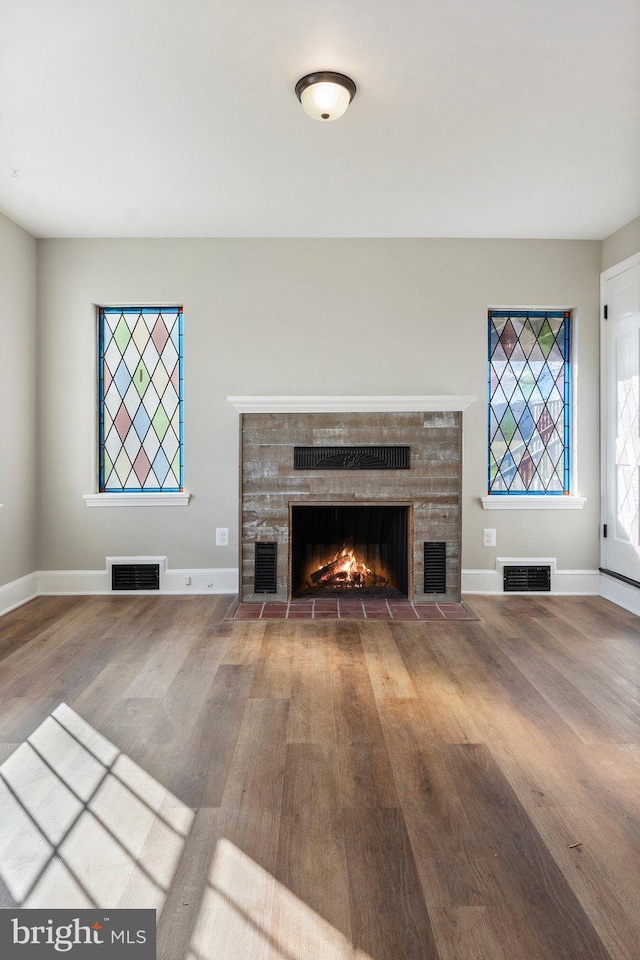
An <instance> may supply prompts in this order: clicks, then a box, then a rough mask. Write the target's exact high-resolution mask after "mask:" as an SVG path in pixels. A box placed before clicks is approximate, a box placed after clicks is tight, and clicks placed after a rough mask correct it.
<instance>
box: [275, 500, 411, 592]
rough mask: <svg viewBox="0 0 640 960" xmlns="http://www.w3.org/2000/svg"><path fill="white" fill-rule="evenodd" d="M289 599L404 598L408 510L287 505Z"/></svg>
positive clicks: (377, 506)
mask: <svg viewBox="0 0 640 960" xmlns="http://www.w3.org/2000/svg"><path fill="white" fill-rule="evenodd" d="M290 517H291V522H290V528H291V529H290V544H291V596H292V597H309V598H311V597H316V598H317V597H322V596H331V597H335V596H340V597H349V596H352V597H384V598H388V599H391V598H395V599H402V598H406V597H408V596H409V554H410V550H409V529H410V524H409V507H408V506H407V505H396V504H388V503H385V504H365V505H360V504H358V505H353V504H292V505H291V513H290Z"/></svg>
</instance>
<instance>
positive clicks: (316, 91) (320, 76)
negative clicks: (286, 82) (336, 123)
mask: <svg viewBox="0 0 640 960" xmlns="http://www.w3.org/2000/svg"><path fill="white" fill-rule="evenodd" d="M355 95H356V85H355V83H354V82H353V80H352V79H351V78H350V77H345V75H344V74H343V73H332V72H331V71H330V70H319V71H316V73H308V74H307V75H306V77H302V79H300V80H298V82H297V83H296V96H297V98H298V100H299V101H300V103H301V104H302V106H303V108H304V111H305V113H308V114H309V116H310V117H313V119H314V120H337V119H338V117H341V116H342V114H343V113H344V112H345V110H346V109H347V107H348V106H349V104H350V103H351V101H352V100H353V98H354V97H355Z"/></svg>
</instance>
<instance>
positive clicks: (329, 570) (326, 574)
mask: <svg viewBox="0 0 640 960" xmlns="http://www.w3.org/2000/svg"><path fill="white" fill-rule="evenodd" d="M386 585H387V578H386V577H384V576H380V574H378V573H376V572H375V571H373V570H372V569H371V568H370V567H368V566H367V565H366V563H363V562H362V561H360V560H359V559H358V557H357V556H356V553H355V551H354V550H353V549H352V548H351V547H347V546H344V547H342V549H341V550H338V552H337V553H336V554H335V556H334V557H333V560H329V561H327V563H324V564H323V565H322V566H321V567H319V568H318V569H317V570H314V571H313V573H312V574H311V576H310V578H309V580H308V581H307V586H308V587H309V589H311V590H312V589H314V588H318V587H323V588H325V589H329V590H332V589H333V590H345V589H353V588H356V589H357V588H363V587H367V588H371V587H377V588H379V587H383V586H386Z"/></svg>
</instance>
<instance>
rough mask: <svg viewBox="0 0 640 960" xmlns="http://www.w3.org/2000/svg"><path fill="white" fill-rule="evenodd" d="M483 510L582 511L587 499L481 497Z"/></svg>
mask: <svg viewBox="0 0 640 960" xmlns="http://www.w3.org/2000/svg"><path fill="white" fill-rule="evenodd" d="M480 502H481V503H482V509H483V510H582V508H583V507H584V505H585V503H586V502H587V498H586V497H545V496H541V497H537V496H533V497H526V496H523V497H519V496H513V497H509V496H506V497H480Z"/></svg>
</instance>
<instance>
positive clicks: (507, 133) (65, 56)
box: [0, 0, 640, 238]
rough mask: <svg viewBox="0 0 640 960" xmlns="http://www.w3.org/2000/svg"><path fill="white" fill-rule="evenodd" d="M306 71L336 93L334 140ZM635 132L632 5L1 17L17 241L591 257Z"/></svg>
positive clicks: (4, 10) (198, 3) (637, 28)
mask: <svg viewBox="0 0 640 960" xmlns="http://www.w3.org/2000/svg"><path fill="white" fill-rule="evenodd" d="M318 69H326V70H338V71H341V72H343V73H347V74H349V75H350V76H351V77H353V79H354V80H355V81H356V83H357V85H358V93H357V95H356V98H355V100H354V102H353V104H352V105H351V107H350V108H349V110H348V111H347V113H346V115H345V116H344V117H343V118H342V119H340V120H337V121H334V122H332V123H326V124H322V123H318V122H315V121H313V120H311V119H309V118H308V117H307V116H306V115H305V113H304V112H303V111H302V108H301V106H300V104H299V103H298V101H297V100H296V98H295V95H294V92H293V88H294V85H295V82H296V80H298V78H299V77H301V76H302V75H303V74H305V73H309V72H310V71H313V70H318ZM639 121H640V3H639V2H638V0H0V209H2V210H3V211H4V212H5V213H7V214H8V215H9V216H10V217H13V218H14V219H15V220H17V221H18V222H19V223H21V224H22V225H23V226H25V227H26V228H27V229H29V230H31V231H32V232H33V233H34V234H35V235H37V236H46V237H50V236H55V237H96V236H104V237H112V236H138V237H139V236H150V237H161V236H172V237H173V236H176V237H199V236H216V237H248V236H252V237H285V236H286V237H345V236H349V237H380V236H386V237H397V236H400V237H415V236H422V237H433V236H437V237H463V236H464V237H496V236H497V237H576V238H580V237H595V238H599V237H603V236H606V235H607V234H608V233H611V232H612V231H613V230H615V229H617V228H618V227H619V226H621V225H622V224H624V223H626V222H627V221H629V220H631V219H632V218H633V217H635V216H637V215H638V213H640V122H639ZM14 170H15V171H17V176H15V175H14V173H13V171H14Z"/></svg>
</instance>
